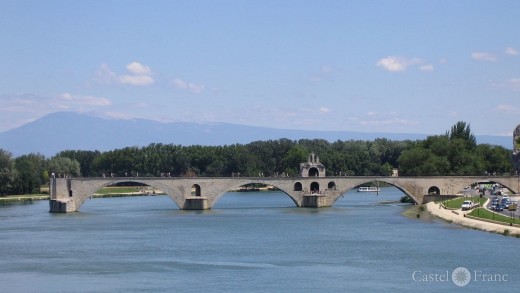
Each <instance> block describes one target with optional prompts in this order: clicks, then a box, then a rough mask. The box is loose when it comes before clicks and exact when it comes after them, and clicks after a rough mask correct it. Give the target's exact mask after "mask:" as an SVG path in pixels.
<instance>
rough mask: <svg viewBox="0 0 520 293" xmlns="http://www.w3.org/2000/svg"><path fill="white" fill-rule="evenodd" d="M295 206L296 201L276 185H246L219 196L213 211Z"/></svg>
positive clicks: (233, 188)
mask: <svg viewBox="0 0 520 293" xmlns="http://www.w3.org/2000/svg"><path fill="white" fill-rule="evenodd" d="M295 188H297V184H295ZM300 188H301V183H300ZM294 205H295V202H294V200H293V199H292V198H291V197H290V196H289V195H288V194H287V193H285V192H284V191H282V190H280V189H279V188H278V187H276V186H274V185H270V184H264V183H246V184H243V185H240V186H236V187H231V188H230V189H229V190H228V191H227V192H224V193H222V194H221V195H219V196H218V197H217V198H216V200H215V202H214V203H213V206H212V209H213V210H217V209H218V210H220V209H222V210H224V209H232V210H233V209H252V208H286V207H294Z"/></svg>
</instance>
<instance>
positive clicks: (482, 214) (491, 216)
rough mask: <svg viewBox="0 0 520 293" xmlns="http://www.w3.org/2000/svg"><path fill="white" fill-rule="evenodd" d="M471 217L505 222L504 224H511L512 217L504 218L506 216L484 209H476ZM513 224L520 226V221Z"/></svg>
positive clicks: (515, 220) (516, 220) (517, 220)
mask: <svg viewBox="0 0 520 293" xmlns="http://www.w3.org/2000/svg"><path fill="white" fill-rule="evenodd" d="M469 215H470V216H473V217H478V218H483V219H488V220H495V221H499V222H504V223H511V217H508V216H504V215H502V214H498V213H493V212H492V211H490V210H487V209H484V208H478V209H474V210H472V211H471V213H469ZM513 223H514V224H520V219H514V221H513Z"/></svg>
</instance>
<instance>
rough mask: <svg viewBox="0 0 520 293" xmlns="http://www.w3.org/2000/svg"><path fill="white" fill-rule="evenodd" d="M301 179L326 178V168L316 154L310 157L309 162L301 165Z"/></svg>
mask: <svg viewBox="0 0 520 293" xmlns="http://www.w3.org/2000/svg"><path fill="white" fill-rule="evenodd" d="M300 176H301V177H325V166H323V164H321V163H320V158H319V157H318V156H316V155H315V154H314V153H311V154H310V155H309V158H308V159H307V162H305V163H300Z"/></svg>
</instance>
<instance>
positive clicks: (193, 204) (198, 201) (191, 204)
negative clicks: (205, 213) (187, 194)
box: [182, 197, 211, 210]
mask: <svg viewBox="0 0 520 293" xmlns="http://www.w3.org/2000/svg"><path fill="white" fill-rule="evenodd" d="M182 209H183V210H209V209H211V206H210V205H209V203H208V199H207V198H205V197H192V198H187V199H186V201H185V202H184V207H183V208H182Z"/></svg>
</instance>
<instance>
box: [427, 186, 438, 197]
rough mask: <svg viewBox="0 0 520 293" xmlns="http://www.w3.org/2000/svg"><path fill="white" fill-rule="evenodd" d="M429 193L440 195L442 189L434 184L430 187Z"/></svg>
mask: <svg viewBox="0 0 520 293" xmlns="http://www.w3.org/2000/svg"><path fill="white" fill-rule="evenodd" d="M428 194H430V195H440V194H441V190H440V189H439V187H437V186H432V187H430V188H428Z"/></svg>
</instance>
